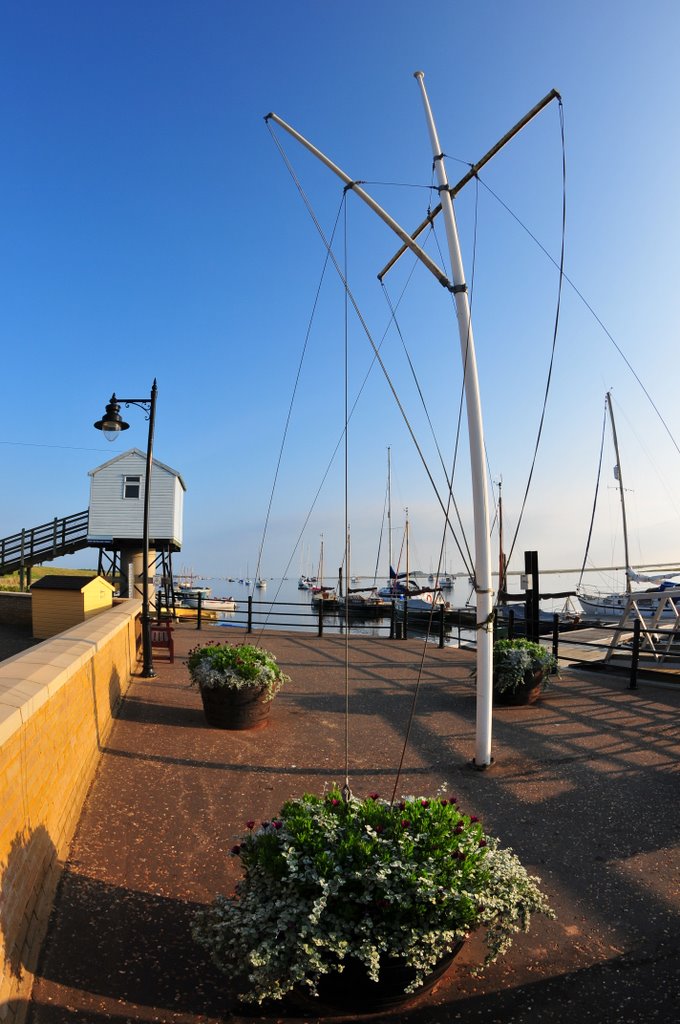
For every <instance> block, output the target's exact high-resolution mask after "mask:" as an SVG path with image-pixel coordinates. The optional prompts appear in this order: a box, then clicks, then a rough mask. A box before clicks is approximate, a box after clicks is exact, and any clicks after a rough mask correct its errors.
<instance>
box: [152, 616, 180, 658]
mask: <svg viewBox="0 0 680 1024" xmlns="http://www.w3.org/2000/svg"><path fill="white" fill-rule="evenodd" d="M151 646H152V647H162V648H165V650H167V651H168V653H169V655H170V662H171V663H173V662H174V660H175V644H174V641H173V639H172V626H171V625H170V620H169V619H161V620H158V621H156V622H152V623H151Z"/></svg>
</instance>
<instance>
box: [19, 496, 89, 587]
mask: <svg viewBox="0 0 680 1024" xmlns="http://www.w3.org/2000/svg"><path fill="white" fill-rule="evenodd" d="M87 521H88V510H87V509H85V511H84V512H76V514H75V515H73V516H64V518H63V519H58V518H55V519H53V520H52V521H51V522H49V523H43V524H42V526H34V527H33V528H32V529H30V530H22V531H21V533H14V534H12V535H11V536H10V537H4V538H3V539H2V540H0V576H4V575H5V574H6V573H8V572H16V570H17V569H21V568H23V567H24V566H29V565H35V564H36V563H38V562H49V561H50V560H51V559H53V558H60V557H61V556H62V555H70V554H72V553H73V552H74V551H79V550H80V548H84V547H87Z"/></svg>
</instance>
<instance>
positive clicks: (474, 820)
mask: <svg viewBox="0 0 680 1024" xmlns="http://www.w3.org/2000/svg"><path fill="white" fill-rule="evenodd" d="M476 821H479V818H476V817H475V816H474V814H473V816H472V817H471V818H470V824H471V825H474V823H475V822H476Z"/></svg>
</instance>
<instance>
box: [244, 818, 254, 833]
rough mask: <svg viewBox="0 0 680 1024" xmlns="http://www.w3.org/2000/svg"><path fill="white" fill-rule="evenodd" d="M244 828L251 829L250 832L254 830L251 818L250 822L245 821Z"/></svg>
mask: <svg viewBox="0 0 680 1024" xmlns="http://www.w3.org/2000/svg"><path fill="white" fill-rule="evenodd" d="M246 828H249V829H251V831H252V829H254V828H255V822H254V821H253V820H252V818H251V820H250V821H247V822H246Z"/></svg>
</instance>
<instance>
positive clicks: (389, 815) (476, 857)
mask: <svg viewBox="0 0 680 1024" xmlns="http://www.w3.org/2000/svg"><path fill="white" fill-rule="evenodd" d="M247 827H248V830H249V831H248V833H247V834H246V836H245V837H244V839H243V841H242V842H241V843H240V844H238V845H237V846H235V847H234V849H233V850H232V853H234V854H235V855H237V856H240V858H241V862H242V866H243V869H244V872H245V877H244V879H243V880H242V881H241V882H240V883H239V885H238V886H237V890H236V894H235V895H234V896H228V897H227V896H219V897H218V898H217V899H216V900H215V902H214V904H213V905H212V906H211V907H208V908H206V909H205V910H203V911H200V912H199V913H198V914H197V915H196V917H195V920H194V927H193V934H194V938H195V939H196V941H197V942H198V943H199V944H200V945H202V946H203V947H204V948H205V949H207V950H208V951H209V953H210V955H211V957H212V959H213V960H214V962H215V963H216V964H217V965H218V966H219V967H220V968H221V969H222V970H224V971H225V972H226V973H227V974H229V975H230V976H231V977H232V978H233V979H234V980H236V981H239V980H240V981H241V983H242V986H243V988H244V989H245V995H244V998H245V999H246V1000H250V1001H253V1002H258V1003H259V1002H262V1001H263V1000H264V999H268V998H270V999H271V998H273V999H280V998H282V997H283V996H284V995H285V994H286V993H287V992H289V991H290V990H291V989H293V988H294V987H295V986H296V985H297V986H303V987H306V988H307V989H309V990H310V991H311V992H312V993H316V992H317V985H318V982H319V980H320V979H321V977H322V976H323V975H324V974H327V973H330V972H340V971H342V970H343V968H344V965H345V961H346V960H347V959H348V958H350V957H351V958H353V959H356V960H359V961H361V962H362V963H363V964H364V966H365V969H366V971H367V973H368V975H369V977H371V978H373V979H374V980H377V978H378V974H379V971H380V961H381V958H396V959H398V960H401V961H402V962H403V963H404V964H405V965H408V966H410V967H412V968H413V969H414V972H415V974H414V981H413V983H412V984H411V985H409V986H408V989H407V991H413V990H415V989H416V988H418V987H419V986H420V985H421V984H422V983H423V980H424V979H425V977H426V976H427V974H428V973H429V972H430V971H431V970H432V968H433V967H434V965H435V964H436V963H437V962H438V961H439V960H440V959H441V958H442V957H443V956H445V955H446V954H447V953H448V952H450V951H451V950H452V949H453V948H454V947H455V946H456V945H457V944H458V943H460V942H461V941H462V940H463V939H464V938H465V937H466V936H467V935H468V933H469V932H470V931H471V930H472V929H473V928H476V927H477V926H479V925H483V926H485V927H486V928H487V942H488V948H489V954H488V957H487V961H486V962H490V961H491V960H493V959H495V958H496V957H497V956H498V955H499V954H501V953H503V952H505V950H506V949H507V948H508V947H509V945H510V944H511V942H512V939H513V937H514V934H515V933H516V932H518V931H520V930H525V931H526V929H527V928H528V926H529V921H530V917H531V914H532V913H533V912H535V911H540V912H542V913H545V914H548V915H552V911H551V910H550V908H549V907H548V904H547V901H546V899H545V896H544V895H543V893H542V892H541V891H540V889H539V888H538V879H535V878H531V877H530V876H529V875H528V874H527V873H526V871H525V870H524V868H523V867H522V865H521V864H520V862H519V860H518V859H517V857H515V855H514V854H513V853H512V851H510V850H503V849H502V848H501V847H500V846H499V844H498V842H497V840H495V839H493V838H491V837H490V836H488V835H486V834H485V832H484V830H483V828H482V825H481V824H480V823H479V821H478V820H477V819H476V818H475V817H470V816H468V815H466V814H464V813H463V812H462V811H461V810H460V809H459V807H458V804H457V801H456V798H455V797H448V798H443V797H440V796H437V797H434V798H432V799H427V798H421V797H409V798H407V799H405V800H402V801H401V802H400V803H399V804H390V803H388V802H386V801H384V800H381V799H380V797H379V796H378V794H377V793H374V794H371V795H370V796H369V797H368V798H366V799H365V800H358V799H355V798H351V799H349V800H348V801H345V800H344V799H343V796H342V794H341V793H340V791H339V790H338V789H332V790H330V792H328V793H327V794H325V795H324V796H315V795H310V794H307V795H305V796H303V797H301V798H299V799H296V800H290V801H288V802H287V803H285V804H284V805H283V807H282V808H281V812H280V814H279V816H278V817H277V818H274V819H272V820H271V821H265V822H262V823H261V825H260V827H259V828H258V829H256V828H255V822H254V821H250V822H248V823H247Z"/></svg>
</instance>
